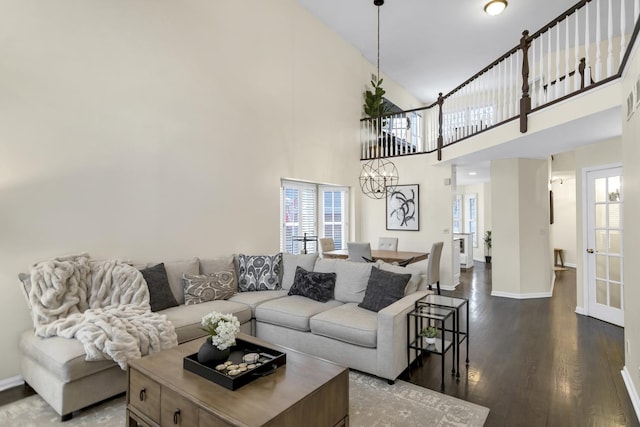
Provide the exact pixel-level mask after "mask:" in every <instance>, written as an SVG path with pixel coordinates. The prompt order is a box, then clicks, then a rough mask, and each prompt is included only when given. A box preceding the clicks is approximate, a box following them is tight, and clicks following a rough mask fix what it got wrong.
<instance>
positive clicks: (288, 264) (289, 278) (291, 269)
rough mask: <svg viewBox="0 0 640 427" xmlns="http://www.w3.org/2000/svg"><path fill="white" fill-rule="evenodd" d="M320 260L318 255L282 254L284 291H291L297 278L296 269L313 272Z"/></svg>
mask: <svg viewBox="0 0 640 427" xmlns="http://www.w3.org/2000/svg"><path fill="white" fill-rule="evenodd" d="M317 260H318V254H317V253H313V254H300V255H294V254H282V270H283V271H282V289H291V285H293V280H294V279H295V276H296V268H297V267H302V268H304V269H305V270H307V271H313V267H314V266H315V265H316V261H317Z"/></svg>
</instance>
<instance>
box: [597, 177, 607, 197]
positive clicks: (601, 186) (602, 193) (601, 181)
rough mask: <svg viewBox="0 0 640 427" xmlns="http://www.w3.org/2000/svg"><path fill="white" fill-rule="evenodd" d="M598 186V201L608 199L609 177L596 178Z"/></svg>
mask: <svg viewBox="0 0 640 427" xmlns="http://www.w3.org/2000/svg"><path fill="white" fill-rule="evenodd" d="M595 181H596V182H595V187H596V203H598V202H604V201H606V200H607V178H598V179H596V180H595Z"/></svg>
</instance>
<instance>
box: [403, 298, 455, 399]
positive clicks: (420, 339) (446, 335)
mask: <svg viewBox="0 0 640 427" xmlns="http://www.w3.org/2000/svg"><path fill="white" fill-rule="evenodd" d="M455 316H456V311H455V310H452V309H450V308H446V307H438V306H432V305H427V304H420V305H418V303H417V302H416V306H415V308H414V309H413V311H411V312H409V313H408V314H407V365H408V366H409V374H411V350H414V351H415V355H416V358H417V359H418V360H422V355H423V353H424V352H428V353H433V354H438V355H440V357H441V367H442V382H441V384H440V388H441V389H442V390H444V362H445V360H444V358H445V356H446V353H447V351H449V350H452V352H451V364H452V365H453V364H454V363H455V349H456V345H455V341H456V335H455V333H454V332H453V329H454V328H453V325H455V323H456V322H455ZM412 322H413V329H412V328H411V323H412ZM448 324H450V326H448ZM427 326H434V327H436V328H437V329H438V330H439V336H438V337H437V338H436V342H435V343H434V344H427V341H426V338H425V337H424V336H422V335H420V334H419V332H420V331H421V330H422V329H423V328H425V327H427ZM412 330H413V331H414V336H413V337H412V336H411V331H412Z"/></svg>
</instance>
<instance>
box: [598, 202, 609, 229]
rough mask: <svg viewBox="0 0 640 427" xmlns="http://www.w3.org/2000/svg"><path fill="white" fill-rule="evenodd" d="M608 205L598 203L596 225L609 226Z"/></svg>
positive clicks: (600, 226) (599, 226)
mask: <svg viewBox="0 0 640 427" xmlns="http://www.w3.org/2000/svg"><path fill="white" fill-rule="evenodd" d="M606 214H607V205H596V227H598V228H605V227H606V226H607V215H606Z"/></svg>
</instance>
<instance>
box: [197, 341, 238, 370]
mask: <svg viewBox="0 0 640 427" xmlns="http://www.w3.org/2000/svg"><path fill="white" fill-rule="evenodd" d="M229 354H231V349H230V348H226V349H224V350H219V349H218V347H216V346H215V345H213V344H211V337H209V338H207V340H206V341H205V342H204V343H203V344H202V346H200V350H198V362H200V363H203V364H218V363H221V362H224V361H226V360H227V359H228V358H229Z"/></svg>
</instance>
